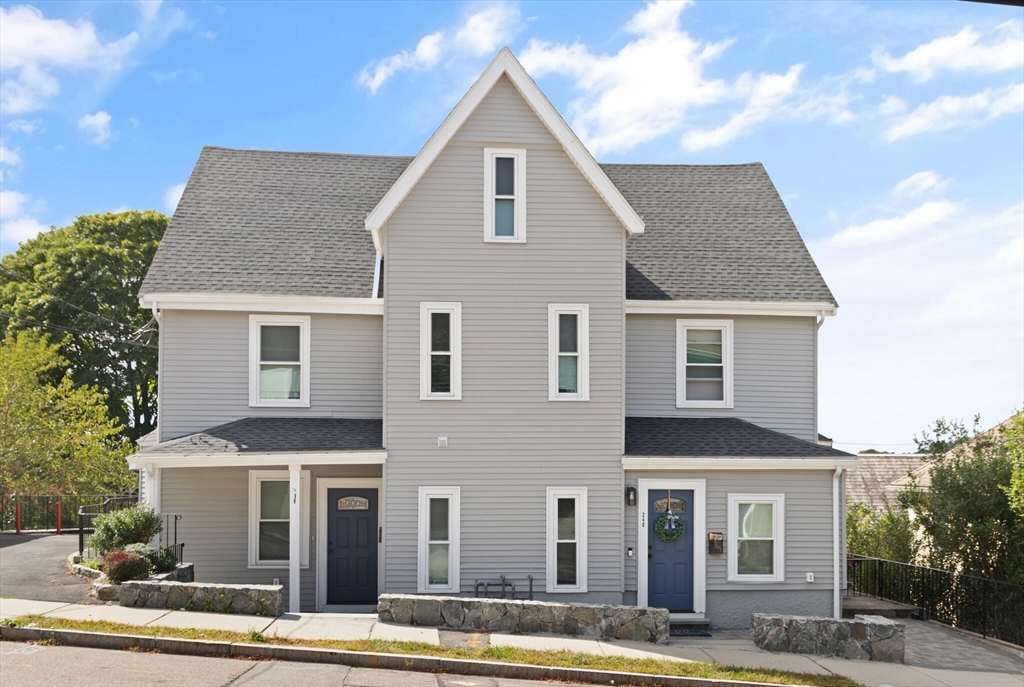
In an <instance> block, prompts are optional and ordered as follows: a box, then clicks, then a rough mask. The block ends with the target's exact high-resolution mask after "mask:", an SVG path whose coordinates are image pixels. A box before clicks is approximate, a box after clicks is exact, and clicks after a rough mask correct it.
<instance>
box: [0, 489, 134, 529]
mask: <svg viewBox="0 0 1024 687" xmlns="http://www.w3.org/2000/svg"><path fill="white" fill-rule="evenodd" d="M111 498H125V497H115V496H112V495H111V494H3V495H0V530H3V531H5V532H7V531H10V532H16V531H19V530H20V531H21V532H33V531H35V532H56V531H57V530H60V531H64V530H68V531H71V530H74V529H76V528H77V527H78V509H79V508H80V507H82V506H84V505H86V504H96V503H103V502H104V501H106V500H107V499H111ZM127 498H134V499H136V500H137V499H138V497H135V496H132V497H127ZM58 518H59V519H58ZM58 524H59V527H58Z"/></svg>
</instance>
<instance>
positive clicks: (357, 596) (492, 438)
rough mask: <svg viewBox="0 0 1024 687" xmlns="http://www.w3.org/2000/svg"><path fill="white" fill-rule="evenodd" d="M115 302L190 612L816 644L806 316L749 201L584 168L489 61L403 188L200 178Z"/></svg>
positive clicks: (204, 156) (819, 556)
mask: <svg viewBox="0 0 1024 687" xmlns="http://www.w3.org/2000/svg"><path fill="white" fill-rule="evenodd" d="M140 300H141V302H142V303H143V304H144V305H145V306H146V307H151V308H152V309H153V312H154V313H155V316H156V317H157V319H158V321H159V323H160V328H161V337H160V388H159V407H160V415H159V422H158V437H156V438H157V439H158V441H157V443H156V444H155V445H152V446H150V447H148V448H145V449H143V450H142V451H140V452H139V453H137V454H135V455H133V456H131V457H130V459H129V461H130V464H131V465H132V467H134V468H136V469H139V470H141V472H142V474H143V481H144V486H143V491H144V493H145V494H146V498H147V499H148V500H149V502H150V503H152V504H153V506H154V507H155V508H157V509H159V510H161V511H162V512H167V513H177V514H180V515H181V516H182V519H181V521H180V522H179V536H181V537H182V538H183V539H184V541H185V542H186V546H187V552H188V557H189V559H190V560H192V561H194V562H195V564H196V576H197V579H199V580H201V581H202V580H210V581H219V582H235V583H271V582H273V581H276V580H280V583H281V584H283V585H284V586H285V587H286V599H287V600H288V604H289V607H290V608H291V610H298V609H301V610H303V611H314V610H324V609H334V608H339V607H351V606H358V605H361V604H372V603H374V602H375V600H376V598H377V595H378V594H379V593H383V592H389V593H425V594H441V595H453V594H463V595H472V594H474V593H475V592H476V589H477V586H476V585H477V582H495V581H497V580H499V579H500V578H501V576H504V577H505V578H506V579H508V580H510V581H511V582H513V583H514V584H515V585H516V592H517V594H522V593H526V592H528V590H529V588H530V586H529V585H530V579H531V578H532V588H533V591H534V595H535V597H536V598H539V599H548V600H562V601H580V602H600V603H615V604H622V603H625V604H640V605H652V606H661V607H667V608H669V609H670V610H671V611H672V612H673V613H675V614H677V615H676V617H680V618H684V617H690V618H704V619H706V620H708V621H709V622H711V623H713V624H715V625H718V626H721V627H746V626H748V625H749V622H750V613H751V612H752V611H765V612H771V611H786V612H800V613H808V614H814V615H833V614H836V615H838V609H839V603H840V602H839V594H840V585H841V574H839V573H840V571H842V569H843V548H844V547H843V539H842V537H843V535H842V526H843V525H842V523H843V521H844V510H843V508H844V500H845V498H844V491H843V490H844V477H843V475H844V471H845V470H846V469H847V468H848V467H850V466H852V465H853V464H855V461H856V459H855V458H854V457H852V456H849V455H848V454H846V453H843V452H841V451H838V450H835V449H832V448H830V447H826V446H821V445H820V444H818V443H817V414H818V413H817V391H816V381H817V377H816V371H817V332H818V328H819V327H820V326H821V324H822V322H823V321H824V320H825V318H826V317H828V316H830V315H834V314H835V312H836V302H835V299H834V298H833V297H832V294H831V292H830V291H829V289H828V287H827V286H826V284H825V282H824V280H823V279H822V277H821V275H820V274H819V272H818V270H817V268H816V266H815V264H814V262H813V260H812V259H811V256H810V254H809V253H808V251H807V248H806V247H805V245H804V243H803V241H802V240H801V238H800V236H799V234H798V232H797V230H796V227H795V226H794V224H793V222H792V220H791V218H790V217H789V214H788V213H787V211H786V208H785V206H784V205H783V203H782V201H781V199H780V197H779V195H778V193H777V192H776V190H775V188H774V186H773V185H772V182H771V180H770V179H769V177H768V175H767V173H766V172H765V170H764V168H763V167H762V166H761V165H760V164H757V163H754V164H741V165H722V166H692V165H644V164H607V165H601V164H598V163H597V162H596V161H595V160H594V158H593V157H592V156H591V154H590V153H589V152H588V151H587V149H586V148H585V147H584V146H583V144H582V143H581V142H580V140H579V139H578V138H577V137H576V136H575V134H573V132H572V131H571V130H570V128H569V127H568V126H567V125H566V123H565V122H564V121H563V120H562V118H561V117H560V116H559V115H558V113H557V112H556V110H555V109H554V107H553V106H552V105H551V104H550V103H549V102H548V100H547V99H546V98H545V97H544V95H543V94H542V93H541V91H540V90H539V89H538V87H537V85H536V84H535V83H534V82H533V81H532V80H531V79H530V77H529V76H528V75H527V73H526V72H525V70H524V69H523V67H522V66H521V65H520V64H519V63H518V62H517V61H516V59H515V57H514V56H513V55H512V53H511V52H510V51H509V50H508V49H507V48H506V49H503V50H502V51H501V52H500V53H499V54H498V55H497V57H496V58H495V59H494V61H493V62H492V63H491V64H490V66H488V67H487V69H486V70H485V71H484V72H483V74H482V75H481V76H480V78H479V79H478V80H477V81H476V82H475V83H474V85H473V86H472V87H471V88H470V90H469V91H468V92H467V93H466V95H465V96H464V97H463V99H462V100H461V101H460V102H459V103H458V105H457V106H456V107H455V109H454V110H453V111H452V113H451V114H450V115H449V116H448V118H447V119H446V120H445V121H444V123H443V124H442V125H441V126H440V128H439V129H438V130H437V131H436V132H435V133H434V134H433V135H432V136H431V137H430V139H429V140H428V141H427V142H426V144H425V145H424V146H423V148H422V150H421V151H420V152H419V154H418V155H416V157H414V158H409V157H384V156H367V155H343V154H317V153H286V152H271V151H255V150H227V149H222V148H204V149H203V151H202V153H201V154H200V156H199V159H198V161H197V162H196V166H195V169H194V170H193V172H192V175H191V177H190V178H189V180H188V183H187V185H186V188H185V191H184V193H183V195H182V197H181V201H180V203H179V205H178V208H177V211H176V212H175V215H174V218H173V219H172V221H171V223H170V226H169V228H168V230H167V233H166V235H165V238H164V240H163V242H162V244H161V246H160V248H159V250H158V251H157V254H156V256H155V258H154V260H153V263H152V265H151V267H150V269H149V273H148V275H147V277H146V279H145V282H144V284H143V287H142V290H141V293H140Z"/></svg>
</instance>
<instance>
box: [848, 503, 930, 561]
mask: <svg viewBox="0 0 1024 687" xmlns="http://www.w3.org/2000/svg"><path fill="white" fill-rule="evenodd" d="M846 547H847V549H849V551H850V553H856V554H860V555H861V556H871V557H873V558H885V559H886V560H890V561H900V562H903V563H913V562H914V560H915V559H916V558H917V554H918V550H919V548H920V544H919V542H918V540H917V537H916V536H915V535H914V525H913V523H912V522H911V520H910V514H909V513H908V512H907V511H906V509H903V508H899V507H897V506H893V505H887V506H886V508H885V510H884V511H882V512H881V513H876V512H875V511H874V510H873V509H872V508H871V507H869V506H868V505H866V504H863V503H855V504H852V505H850V506H849V507H848V508H847V510H846Z"/></svg>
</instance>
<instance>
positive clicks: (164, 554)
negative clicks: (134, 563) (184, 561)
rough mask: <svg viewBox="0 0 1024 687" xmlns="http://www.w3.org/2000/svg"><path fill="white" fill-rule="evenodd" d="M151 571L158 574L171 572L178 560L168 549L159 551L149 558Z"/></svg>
mask: <svg viewBox="0 0 1024 687" xmlns="http://www.w3.org/2000/svg"><path fill="white" fill-rule="evenodd" d="M149 560H150V561H151V562H152V563H153V570H154V571H155V572H158V573H165V572H171V571H172V570H174V568H175V566H177V565H178V559H177V558H175V557H174V553H173V552H172V551H171V550H170V549H160V550H159V551H156V552H154V553H153V555H151V556H150V557H149Z"/></svg>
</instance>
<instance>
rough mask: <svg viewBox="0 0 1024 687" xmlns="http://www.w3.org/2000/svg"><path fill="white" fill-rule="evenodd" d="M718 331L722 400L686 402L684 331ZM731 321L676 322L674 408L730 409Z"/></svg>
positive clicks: (731, 370) (731, 373) (684, 320)
mask: <svg viewBox="0 0 1024 687" xmlns="http://www.w3.org/2000/svg"><path fill="white" fill-rule="evenodd" d="M687 329H720V330H721V331H722V363H723V365H722V368H723V369H722V387H723V392H722V400H721V401H688V400H686V330H687ZM732 343H733V321H732V320H689V319H680V320H676V408H732V407H733V400H732V386H733V384H732V382H733V354H732V351H733V345H732Z"/></svg>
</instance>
